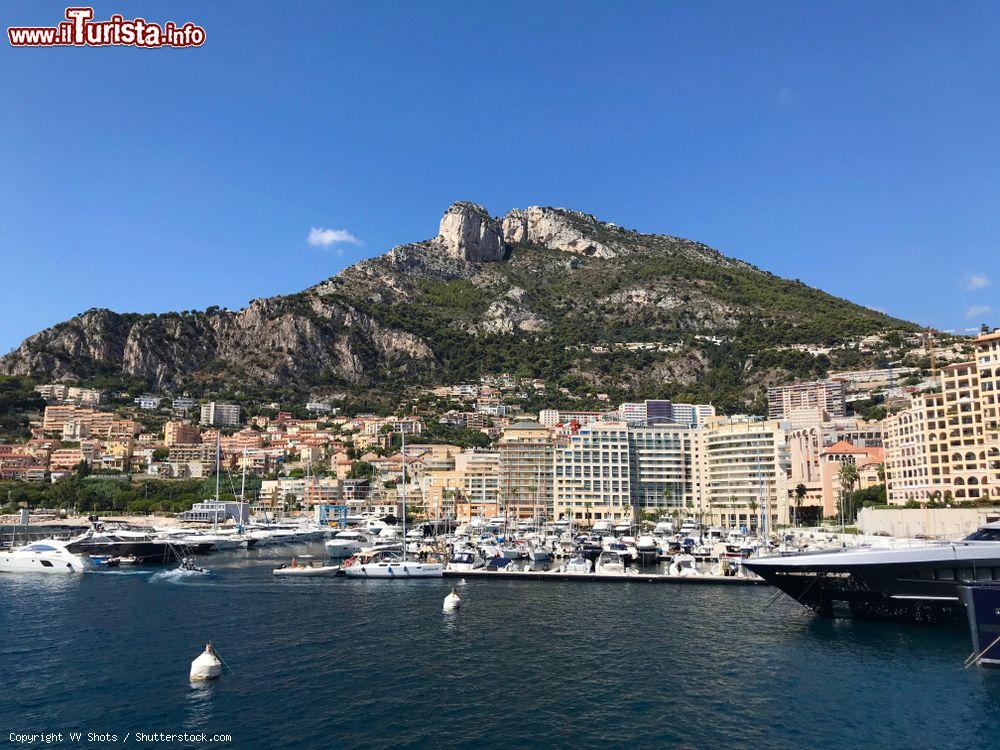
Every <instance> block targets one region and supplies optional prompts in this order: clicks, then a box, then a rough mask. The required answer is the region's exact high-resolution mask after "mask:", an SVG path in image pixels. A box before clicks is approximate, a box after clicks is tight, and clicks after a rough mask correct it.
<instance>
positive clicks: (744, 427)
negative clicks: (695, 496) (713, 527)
mask: <svg viewBox="0 0 1000 750" xmlns="http://www.w3.org/2000/svg"><path fill="white" fill-rule="evenodd" d="M785 427H786V425H785V423H783V422H780V421H777V420H760V419H751V418H747V417H741V418H727V417H715V418H714V419H709V420H708V421H707V422H706V424H705V426H704V427H703V428H702V429H701V430H699V431H698V441H699V472H700V477H701V479H700V484H701V503H700V511H701V512H702V513H703V514H704V517H705V518H706V519H707V522H708V523H712V524H717V525H721V526H727V527H741V526H747V527H750V528H757V527H758V526H759V525H760V521H761V520H762V519H764V518H765V517H766V519H767V526H768V528H771V529H773V528H774V527H775V526H776V525H777V524H787V523H788V520H789V512H788V507H789V498H788V473H789V468H790V466H789V463H790V461H789V454H788V443H787V437H786V431H785Z"/></svg>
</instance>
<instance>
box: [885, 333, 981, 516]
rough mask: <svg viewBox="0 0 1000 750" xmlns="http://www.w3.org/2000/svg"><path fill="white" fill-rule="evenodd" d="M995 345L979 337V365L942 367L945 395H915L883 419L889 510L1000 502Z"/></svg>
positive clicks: (941, 376)
mask: <svg viewBox="0 0 1000 750" xmlns="http://www.w3.org/2000/svg"><path fill="white" fill-rule="evenodd" d="M998 340H1000V333H997V332H993V333H988V334H982V335H980V336H978V337H977V338H976V339H975V345H976V360H975V361H972V362H960V363H956V364H952V365H948V366H947V367H943V368H942V369H941V373H940V386H941V389H940V392H933V393H924V394H919V395H916V396H914V397H913V398H912V400H911V402H910V406H909V408H907V409H904V410H903V411H901V412H899V413H897V414H893V415H891V416H889V417H887V418H886V419H885V420H884V429H885V435H886V484H887V493H888V501H889V503H890V504H894V505H903V504H906V503H908V502H928V501H931V500H939V501H944V502H950V501H955V502H964V501H969V500H973V501H981V500H984V499H987V498H994V497H1000V445H998V443H997V437H998V433H997V432H996V429H995V425H996V419H997V416H996V415H997V408H998V406H997V398H996V387H997V369H996V364H997V362H998V356H1000V351H998V348H997V341H998ZM981 378H982V382H981Z"/></svg>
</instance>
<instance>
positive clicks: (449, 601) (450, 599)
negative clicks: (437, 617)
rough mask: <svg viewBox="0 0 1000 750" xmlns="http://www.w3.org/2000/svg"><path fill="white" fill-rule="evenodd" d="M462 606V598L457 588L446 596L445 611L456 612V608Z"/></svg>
mask: <svg viewBox="0 0 1000 750" xmlns="http://www.w3.org/2000/svg"><path fill="white" fill-rule="evenodd" d="M461 606H462V600H461V599H460V598H459V596H458V593H457V592H456V591H455V589H452V590H451V593H450V594H448V596H446V597H445V598H444V607H443V609H444V611H445V612H454V611H455V610H456V609H458V608H459V607H461Z"/></svg>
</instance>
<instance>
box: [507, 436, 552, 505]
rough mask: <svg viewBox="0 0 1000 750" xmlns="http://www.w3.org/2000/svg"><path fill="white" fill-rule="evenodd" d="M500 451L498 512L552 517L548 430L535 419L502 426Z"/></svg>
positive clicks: (550, 458) (550, 449)
mask: <svg viewBox="0 0 1000 750" xmlns="http://www.w3.org/2000/svg"><path fill="white" fill-rule="evenodd" d="M498 448H499V452H500V476H499V484H498V490H499V502H500V512H501V513H509V514H510V515H511V516H512V517H517V518H531V517H532V516H533V515H534V513H535V510H534V508H535V507H537V508H538V513H539V514H540V515H545V516H547V517H549V518H551V517H552V512H553V501H552V493H553V487H552V456H553V450H554V444H553V437H552V434H551V431H550V430H549V429H548V428H547V427H544V426H543V425H541V424H539V423H538V422H527V421H526V422H517V423H516V424H513V425H510V426H509V427H506V428H505V429H504V431H503V434H501V436H500V440H499V441H498Z"/></svg>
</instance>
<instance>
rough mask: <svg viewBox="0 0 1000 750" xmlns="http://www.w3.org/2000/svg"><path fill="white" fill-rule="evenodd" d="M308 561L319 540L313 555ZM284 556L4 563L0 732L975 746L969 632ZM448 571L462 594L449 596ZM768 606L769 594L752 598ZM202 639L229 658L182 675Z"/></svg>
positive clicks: (981, 674)
mask: <svg viewBox="0 0 1000 750" xmlns="http://www.w3.org/2000/svg"><path fill="white" fill-rule="evenodd" d="M296 551H297V552H299V553H303V552H306V551H311V552H313V554H316V555H321V554H322V546H321V545H313V546H312V547H311V548H309V549H308V550H307V549H306V547H304V546H303V547H301V548H298V549H297V550H296ZM290 554H291V552H290V551H289V550H288V549H287V548H285V549H282V550H277V549H265V550H260V551H256V550H251V551H244V552H233V553H225V554H219V555H214V556H212V557H211V558H209V559H207V560H206V564H207V565H208V566H209V567H210V568H212V573H211V574H209V575H207V576H205V575H198V574H189V575H186V574H181V573H178V572H174V571H167V570H166V569H160V570H156V569H150V570H127V569H120V570H118V571H108V572H104V573H93V574H86V575H82V576H81V575H77V576H65V577H62V576H54V575H42V576H34V575H21V576H17V575H8V576H0V664H3V667H4V669H3V672H4V675H3V698H2V700H0V729H2V732H3V740H4V742H5V743H6V744H5V746H11V747H14V746H18V747H30V746H41V744H40V743H22V744H15V743H13V742H9V740H8V736H9V733H23V734H34V733H46V732H63V733H68V732H83V733H85V734H86V733H88V732H93V733H95V734H104V735H109V734H113V735H116V736H117V738H118V742H116V743H115V742H110V741H101V740H100V739H95V740H94V741H92V742H80V743H78V744H76V745H74V744H72V743H70V742H68V741H67V742H64V743H63V744H62V746H67V747H71V746H78V747H104V746H107V747H111V746H113V745H122V743H123V742H125V746H128V745H129V744H131V745H132V746H137V747H182V746H190V747H202V746H205V743H203V742H200V741H198V742H189V743H184V742H158V743H146V744H143V743H141V742H140V743H136V742H134V741H130V742H128V741H124V740H123V737H124V736H125V735H126V734H127V733H129V734H131V735H132V736H134V735H135V734H136V733H145V734H152V733H157V732H162V733H170V734H179V733H183V732H188V733H190V734H197V733H201V732H204V733H206V734H207V735H208V736H212V735H216V734H219V735H230V736H231V741H229V742H228V743H226V742H224V741H223V742H221V744H215V745H213V746H215V747H226V746H229V747H233V748H240V750H243V749H244V748H268V749H272V748H282V747H296V748H315V747H326V748H383V747H384V748H389V747H393V748H395V747H411V748H425V747H426V748H442V747H461V748H464V747H468V748H483V747H503V748H529V747H532V748H537V747H567V748H568V747H573V748H580V747H597V746H604V747H650V748H652V747H671V748H672V747H676V748H741V747H762V748H831V750H832V749H834V748H836V750H844V748H860V747H877V748H879V749H880V750H889V749H890V748H901V749H902V748H907V750H909V749H911V748H988V747H995V746H996V741H997V740H996V738H997V737H998V736H1000V673H998V672H988V671H984V670H981V669H978V668H976V669H969V670H963V669H962V662H963V660H964V659H965V657H966V656H967V654H968V653H969V650H970V644H969V635H968V632H967V631H966V630H965V629H962V628H935V627H928V626H917V625H899V624H879V623H866V622H855V621H852V620H849V619H834V620H825V619H820V618H817V617H815V616H814V615H813V614H812V613H811V612H809V611H808V610H805V609H803V608H801V607H799V606H798V605H796V604H794V603H793V602H791V601H790V600H788V599H787V598H786V597H784V596H781V597H779V598H777V599H776V600H774V601H773V603H770V602H772V599H773V598H774V596H775V593H776V592H775V590H774V589H771V588H768V587H713V586H679V585H671V584H663V585H648V584H642V583H635V582H626V583H595V582H590V583H584V582H545V583H539V582H532V581H508V580H471V579H470V580H468V581H461V580H457V581H456V580H453V579H445V580H441V579H433V580H423V581H407V582H400V581H366V580H354V579H343V578H336V579H326V578H319V579H299V580H294V579H276V578H275V577H274V576H272V575H271V571H272V569H273V568H274V567H276V566H277V564H278V563H279V562H285V561H287V559H288V558H289V556H290ZM452 586H456V587H457V589H458V592H459V593H460V595H461V598H462V607H461V609H460V610H459V611H457V612H454V613H442V606H441V605H442V601H443V599H444V597H445V595H446V594H447V593H448V592H449V591H450V590H451V587H452ZM769 603H770V604H769ZM206 641H212V642H213V643H214V644H215V646H216V648H217V649H218V652H219V654H220V655H221V656H222V658H223V659H224V660H225V662H226V663H227V664H228V666H229V667H230V668H231V671H229V670H227V671H225V672H224V673H223V676H222V677H221V678H220V679H219V680H216V681H213V682H211V683H207V684H205V685H202V686H198V687H193V686H192V685H191V684H189V683H188V669H189V666H190V663H191V660H192V659H194V657H195V656H197V655H198V654H199V653H200V652H201V651H202V650H203V649H204V646H205V642H206Z"/></svg>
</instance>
